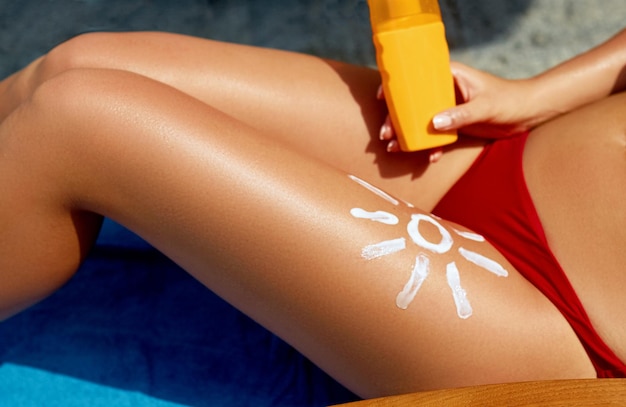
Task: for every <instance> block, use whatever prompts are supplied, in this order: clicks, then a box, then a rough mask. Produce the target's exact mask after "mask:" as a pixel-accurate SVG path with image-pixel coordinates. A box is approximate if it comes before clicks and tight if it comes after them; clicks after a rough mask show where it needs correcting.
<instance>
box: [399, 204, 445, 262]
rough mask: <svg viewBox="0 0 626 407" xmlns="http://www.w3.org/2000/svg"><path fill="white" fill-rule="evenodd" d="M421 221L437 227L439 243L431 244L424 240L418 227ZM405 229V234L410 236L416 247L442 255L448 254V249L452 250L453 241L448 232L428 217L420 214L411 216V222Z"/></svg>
mask: <svg viewBox="0 0 626 407" xmlns="http://www.w3.org/2000/svg"><path fill="white" fill-rule="evenodd" d="M422 221H424V222H428V223H431V224H432V225H434V226H435V227H437V229H439V233H440V234H441V241H440V242H439V243H431V242H429V241H428V240H426V239H425V238H424V236H422V234H421V233H420V231H419V225H420V222H422ZM406 228H407V232H408V233H409V236H411V239H413V242H414V243H415V244H416V245H418V246H420V247H423V248H424V249H426V250H430V251H432V252H435V253H439V254H443V253H447V252H449V251H450V249H451V248H452V243H453V241H452V236H451V235H450V232H448V231H447V230H446V229H445V228H444V227H443V226H442V225H441V224H440V223H439V222H437V221H436V220H435V219H433V218H431V217H430V216H426V215H422V214H419V215H413V216H411V221H410V222H409V224H408V225H407V227H406Z"/></svg>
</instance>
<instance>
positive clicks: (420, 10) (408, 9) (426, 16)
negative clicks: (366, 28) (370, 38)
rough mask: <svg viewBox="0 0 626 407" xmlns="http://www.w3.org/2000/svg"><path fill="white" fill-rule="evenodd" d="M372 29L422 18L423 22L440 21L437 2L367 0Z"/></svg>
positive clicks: (420, 0)
mask: <svg viewBox="0 0 626 407" xmlns="http://www.w3.org/2000/svg"><path fill="white" fill-rule="evenodd" d="M367 3H368V5H369V9H370V19H371V23H372V28H373V29H374V30H375V31H378V30H379V29H383V28H384V27H383V26H384V25H388V24H389V23H392V22H393V21H398V20H403V19H407V18H409V19H414V18H416V17H420V16H421V17H422V18H420V20H422V19H423V21H424V22H432V21H441V11H440V9H439V3H438V2H437V0H368V1H367Z"/></svg>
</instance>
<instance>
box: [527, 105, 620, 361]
mask: <svg viewBox="0 0 626 407" xmlns="http://www.w3.org/2000/svg"><path fill="white" fill-rule="evenodd" d="M625 112H626V94H625V93H621V94H618V95H615V96H612V97H610V98H607V99H605V100H602V101H601V102H597V103H594V104H593V105H589V106H586V107H584V108H582V109H579V110H577V111H574V112H572V113H570V114H568V115H565V116H563V117H561V118H559V119H557V120H554V121H552V122H550V123H548V124H546V125H544V126H542V127H541V128H539V129H537V130H535V131H534V133H533V134H532V135H531V137H529V140H528V143H527V146H526V150H525V152H524V172H525V176H526V179H527V182H528V186H529V190H530V192H531V195H532V197H533V200H534V202H535V206H536V207H537V212H538V214H539V216H540V218H541V222H542V224H543V225H544V229H545V231H546V236H547V238H548V241H549V243H550V247H551V248H552V251H553V252H554V254H555V256H556V258H557V259H558V260H559V262H560V263H561V266H562V267H563V269H564V271H565V272H566V274H567V276H568V278H569V280H570V282H571V283H572V285H573V287H574V289H575V290H576V293H577V294H578V297H579V298H580V300H581V302H582V304H583V306H584V307H585V311H586V312H587V314H588V315H589V317H590V319H591V321H592V323H593V325H594V328H595V329H596V330H597V331H598V333H599V334H600V336H601V337H602V338H603V339H604V341H605V342H606V343H607V344H608V345H609V346H610V347H611V349H613V350H614V352H615V353H616V355H617V356H618V357H619V358H620V359H621V360H626V341H625V338H626V307H625V306H624V301H623V298H624V291H623V287H624V286H626V273H624V264H626V252H625V251H624V247H623V246H624V242H626V216H624V214H625V213H626V212H624V209H623V207H624V202H625V201H626V177H625V176H624V175H625V174H626V160H625V154H624V153H625V151H626V149H625V147H626V120H624V113H625ZM581 248H584V250H581Z"/></svg>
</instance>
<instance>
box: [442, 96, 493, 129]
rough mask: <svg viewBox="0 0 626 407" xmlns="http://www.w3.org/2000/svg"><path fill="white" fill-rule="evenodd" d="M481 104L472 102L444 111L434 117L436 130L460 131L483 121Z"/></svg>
mask: <svg viewBox="0 0 626 407" xmlns="http://www.w3.org/2000/svg"><path fill="white" fill-rule="evenodd" d="M479 105H480V103H477V101H472V102H468V103H464V104H462V105H458V106H455V107H452V108H450V109H448V110H444V111H443V112H441V113H438V114H437V115H435V117H433V127H434V128H435V130H440V131H447V130H458V129H460V128H463V127H467V126H470V125H472V124H475V123H477V122H479V121H482V120H481V115H480V106H479Z"/></svg>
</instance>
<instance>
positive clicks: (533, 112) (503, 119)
mask: <svg viewBox="0 0 626 407" xmlns="http://www.w3.org/2000/svg"><path fill="white" fill-rule="evenodd" d="M451 68H452V74H453V76H454V80H455V84H456V91H457V103H458V105H457V106H455V107H453V108H450V109H448V110H445V111H443V112H441V113H439V114H437V115H436V116H435V117H434V118H433V126H434V127H435V129H437V130H441V131H448V130H458V131H459V132H460V133H462V134H464V135H468V136H474V137H481V138H502V137H510V136H512V135H515V134H517V133H520V132H523V131H527V130H530V129H531V128H533V127H535V126H536V125H538V124H540V123H542V122H544V121H545V120H548V119H549V118H550V117H552V116H554V115H555V114H556V113H555V112H550V111H549V110H548V109H543V108H542V107H541V103H538V102H537V101H536V99H537V96H536V95H537V94H538V93H537V92H536V90H537V87H538V86H540V85H539V82H538V80H536V79H525V80H510V79H503V78H499V77H497V76H494V75H491V74H489V73H486V72H483V71H479V70H477V69H473V68H470V67H468V66H466V65H463V64H460V63H455V62H453V63H451ZM378 98H379V99H384V94H383V91H382V88H380V89H379V92H378ZM380 139H381V140H383V141H387V142H388V144H387V150H388V151H390V152H396V151H400V148H399V145H398V142H397V140H396V136H395V133H394V129H393V126H392V124H391V121H390V120H389V117H387V120H386V121H385V123H384V124H383V125H382V127H381V130H380ZM442 151H443V150H442V149H440V148H439V149H434V150H432V151H431V154H430V160H431V162H435V161H437V160H438V159H439V158H440V157H441V154H442Z"/></svg>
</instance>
